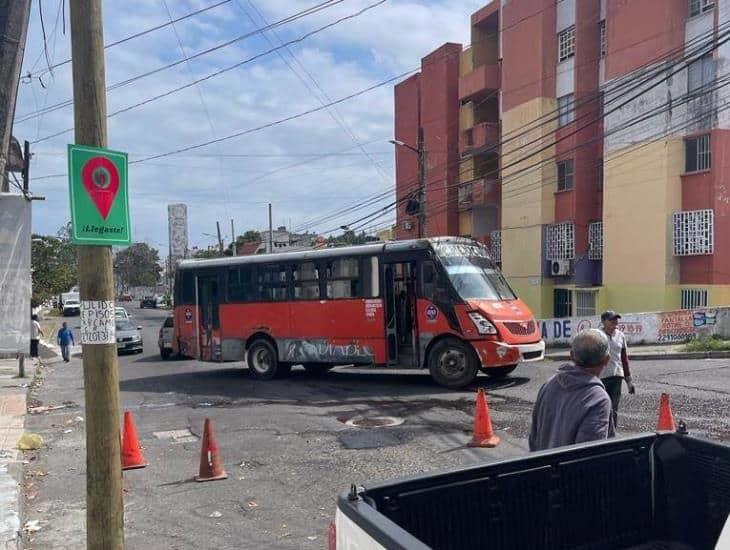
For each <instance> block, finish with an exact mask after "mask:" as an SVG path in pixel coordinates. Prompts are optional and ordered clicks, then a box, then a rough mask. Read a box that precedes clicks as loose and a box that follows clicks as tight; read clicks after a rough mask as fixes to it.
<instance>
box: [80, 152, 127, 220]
mask: <svg viewBox="0 0 730 550" xmlns="http://www.w3.org/2000/svg"><path fill="white" fill-rule="evenodd" d="M81 181H82V182H83V184H84V187H85V188H86V192H87V193H88V194H89V197H91V200H92V201H93V203H94V205H95V206H96V209H97V210H98V211H99V214H101V217H102V218H104V219H106V218H107V216H109V211H110V210H111V209H112V204H114V199H115V198H116V196H117V192H118V191H119V172H118V171H117V167H116V166H114V163H113V162H112V161H110V160H109V159H108V158H106V157H94V158H91V159H89V160H87V161H86V164H84V167H83V168H82V169H81Z"/></svg>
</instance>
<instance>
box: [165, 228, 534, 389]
mask: <svg viewBox="0 0 730 550" xmlns="http://www.w3.org/2000/svg"><path fill="white" fill-rule="evenodd" d="M174 315H175V320H174V326H175V337H174V340H173V351H176V352H178V353H180V354H181V355H183V356H187V357H192V358H196V359H199V360H202V361H217V362H221V361H242V360H245V361H246V362H247V364H248V366H249V370H250V372H251V374H252V375H253V376H254V377H255V378H258V379H261V380H270V379H272V378H279V377H282V376H286V375H287V374H288V373H289V371H290V370H291V367H292V365H299V364H301V365H304V367H305V368H306V369H307V370H310V371H315V372H317V371H319V372H322V371H326V370H328V369H330V368H332V367H333V366H335V365H349V364H354V365H371V366H376V367H390V368H428V369H429V371H430V372H431V375H432V376H433V378H434V379H435V380H436V381H437V382H438V383H439V384H442V385H443V386H446V387H449V388H461V387H464V386H466V385H468V384H470V383H471V382H472V381H473V380H474V378H475V377H476V375H477V372H478V371H479V370H480V369H481V370H482V371H483V372H485V373H487V374H488V375H491V376H495V377H500V376H505V375H507V374H509V373H510V372H512V371H513V370H514V369H515V368H516V366H517V364H518V363H520V362H522V361H539V360H541V359H542V358H543V356H544V352H545V344H544V342H543V341H542V339H541V335H540V331H539V327H538V324H537V323H536V321H535V318H534V316H533V314H532V312H531V311H530V309H529V308H528V307H527V306H526V305H525V304H524V303H523V302H522V300H520V299H519V298H518V297H517V296H516V295H515V293H514V292H513V291H512V289H511V288H510V287H509V285H508V284H507V282H506V281H505V279H504V277H503V276H502V274H501V273H500V271H499V269H498V268H497V266H496V265H495V264H494V262H493V261H492V260H491V258H490V256H489V253H488V251H487V249H486V248H485V247H484V246H483V245H481V244H479V243H477V242H475V241H472V240H470V239H464V238H456V237H442V238H436V239H418V240H408V241H393V242H387V243H382V242H379V243H373V244H366V245H362V246H350V247H344V248H330V249H323V250H306V251H299V252H285V253H278V254H262V255H255V256H239V257H230V258H219V259H211V260H184V261H182V262H180V265H179V267H178V269H177V272H176V280H175V313H174Z"/></svg>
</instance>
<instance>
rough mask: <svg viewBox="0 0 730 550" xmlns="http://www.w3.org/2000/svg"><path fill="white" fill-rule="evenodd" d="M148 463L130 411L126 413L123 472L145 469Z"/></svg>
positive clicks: (123, 439)
mask: <svg viewBox="0 0 730 550" xmlns="http://www.w3.org/2000/svg"><path fill="white" fill-rule="evenodd" d="M145 466H147V462H146V461H145V459H144V457H143V456H142V447H140V446H139V440H138V439H137V428H136V427H135V425H134V418H132V413H131V412H129V411H125V412H124V437H123V438H122V470H134V469H135V468H144V467H145Z"/></svg>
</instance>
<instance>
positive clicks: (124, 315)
mask: <svg viewBox="0 0 730 550" xmlns="http://www.w3.org/2000/svg"><path fill="white" fill-rule="evenodd" d="M114 319H115V320H117V321H128V320H129V312H128V311H127V310H126V309H124V308H123V307H115V308H114Z"/></svg>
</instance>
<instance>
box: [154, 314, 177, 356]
mask: <svg viewBox="0 0 730 550" xmlns="http://www.w3.org/2000/svg"><path fill="white" fill-rule="evenodd" d="M173 335H174V329H173V320H172V317H167V318H166V319H165V322H164V323H163V324H162V327H161V328H160V337H159V338H158V340H157V345H158V346H159V347H160V357H162V358H163V359H169V358H170V355H171V354H172V338H173Z"/></svg>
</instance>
